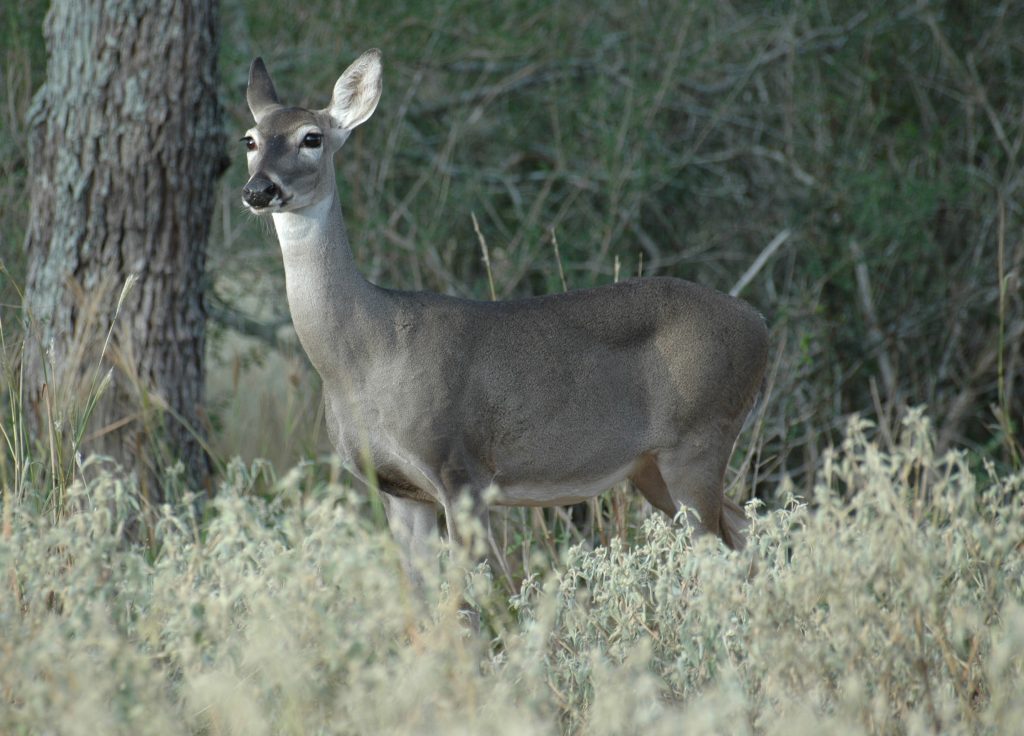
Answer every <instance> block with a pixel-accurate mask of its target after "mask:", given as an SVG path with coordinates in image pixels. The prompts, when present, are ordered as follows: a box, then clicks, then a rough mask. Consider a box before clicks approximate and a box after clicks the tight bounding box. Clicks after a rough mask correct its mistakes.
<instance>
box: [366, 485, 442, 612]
mask: <svg viewBox="0 0 1024 736" xmlns="http://www.w3.org/2000/svg"><path fill="white" fill-rule="evenodd" d="M380 497H381V501H383V503H384V513H385V514H387V517H388V527H389V528H390V529H391V535H392V536H393V537H394V538H395V542H396V543H397V544H398V550H399V554H400V555H401V560H402V569H403V570H404V571H405V574H406V576H407V577H408V578H409V582H411V583H412V586H413V589H414V590H415V591H416V595H417V597H419V599H420V600H426V593H427V589H426V585H425V582H424V575H425V574H428V573H429V574H434V575H436V572H437V507H436V506H435V505H434V504H432V503H423V502H421V501H413V500H412V499H408V498H403V497H401V496H393V495H391V494H390V493H388V492H387V491H385V490H383V489H382V490H381V492H380Z"/></svg>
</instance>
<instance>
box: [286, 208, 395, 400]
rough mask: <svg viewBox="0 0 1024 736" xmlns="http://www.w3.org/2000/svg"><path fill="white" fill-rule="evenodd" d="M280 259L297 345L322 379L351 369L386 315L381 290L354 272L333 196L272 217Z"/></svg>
mask: <svg viewBox="0 0 1024 736" xmlns="http://www.w3.org/2000/svg"><path fill="white" fill-rule="evenodd" d="M274 227H275V228H276V229H277V237H278V240H279V241H280V244H281V254H282V256H283V258H284V271H285V281H286V285H287V291H288V307H289V309H290V310H291V313H292V322H293V324H294V325H295V331H296V332H297V333H298V336H299V341H300V342H301V343H302V347H303V349H305V351H306V354H307V355H308V356H309V359H310V361H311V362H312V363H313V366H314V367H315V368H316V369H317V371H318V372H319V373H320V375H321V376H322V377H323V378H324V380H325V381H329V380H330V378H331V377H333V376H334V375H335V374H337V373H338V372H339V371H351V370H352V365H351V364H352V362H353V361H357V360H358V359H359V358H360V356H362V355H364V354H365V352H366V350H367V348H368V346H367V345H366V340H367V338H368V336H369V335H371V334H372V333H373V331H374V329H375V324H379V322H380V318H381V317H384V316H385V314H386V304H385V303H383V300H382V299H381V297H382V294H383V293H382V291H381V290H380V289H377V288H376V287H375V286H373V285H372V284H370V283H369V282H368V281H367V280H366V279H365V278H363V276H362V274H360V273H359V270H358V269H357V268H356V263H355V259H354V258H353V257H352V248H351V246H350V245H349V242H348V234H347V233H346V231H345V221H344V219H343V218H342V216H341V203H340V202H339V201H338V195H337V194H336V193H333V194H332V195H331V196H330V197H326V198H324V199H323V200H321V201H320V202H318V203H316V204H313V205H310V206H309V207H306V208H303V209H301V210H296V211H294V212H278V213H275V214H274Z"/></svg>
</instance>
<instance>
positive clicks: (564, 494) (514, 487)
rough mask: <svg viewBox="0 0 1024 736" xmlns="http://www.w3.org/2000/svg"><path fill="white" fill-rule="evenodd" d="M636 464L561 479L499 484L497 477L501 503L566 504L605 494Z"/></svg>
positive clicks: (523, 504)
mask: <svg viewBox="0 0 1024 736" xmlns="http://www.w3.org/2000/svg"><path fill="white" fill-rule="evenodd" d="M634 467H635V463H634V462H630V463H629V464H627V465H623V466H622V467H620V468H616V469H615V470H613V471H611V472H609V473H606V474H604V475H596V476H585V477H581V478H579V479H571V480H569V479H566V480H560V481H536V480H535V481H526V482H518V483H517V482H511V483H507V484H502V483H501V479H500V478H498V479H496V480H497V482H496V485H497V486H498V497H497V499H496V501H495V503H497V504H498V505H501V506H568V505H570V504H574V503H580V502H581V501H586V500H587V499H590V498H593V497H594V496H597V495H598V494H601V493H604V492H605V491H607V490H608V489H609V488H611V487H612V486H614V485H615V484H616V483H620V482H622V481H623V480H625V479H626V478H628V477H629V476H630V475H631V474H632V473H633V470H634Z"/></svg>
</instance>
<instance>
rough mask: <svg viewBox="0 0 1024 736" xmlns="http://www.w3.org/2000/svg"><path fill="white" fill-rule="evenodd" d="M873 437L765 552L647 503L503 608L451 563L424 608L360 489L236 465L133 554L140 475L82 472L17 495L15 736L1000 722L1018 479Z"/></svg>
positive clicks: (1023, 606)
mask: <svg viewBox="0 0 1024 736" xmlns="http://www.w3.org/2000/svg"><path fill="white" fill-rule="evenodd" d="M869 430H870V425H869V424H868V423H866V422H863V421H857V420H855V421H853V422H852V423H851V424H850V425H849V427H848V430H847V433H846V436H845V439H844V441H843V442H842V444H841V446H840V447H839V448H838V449H837V450H836V451H835V452H834V453H832V454H831V455H830V456H829V458H828V459H827V461H826V462H825V464H824V468H823V470H822V472H821V474H820V475H819V478H818V480H817V482H816V486H815V496H814V499H813V502H812V503H810V504H803V503H797V502H795V501H791V503H790V504H788V506H787V507H786V508H784V509H780V510H777V511H772V512H769V513H767V514H765V515H762V516H761V517H759V518H758V519H757V521H756V522H755V525H754V529H753V538H752V543H751V550H752V551H751V553H750V555H747V556H743V555H738V554H736V553H733V552H728V551H726V550H725V549H724V548H723V547H722V546H721V545H719V544H718V543H717V542H714V541H712V540H710V539H706V538H705V539H696V540H693V539H691V538H690V535H689V533H688V532H687V531H686V530H685V529H679V528H675V527H672V526H670V525H669V524H667V523H666V522H665V521H664V520H662V519H661V518H660V517H655V518H652V519H649V520H648V521H647V522H646V523H645V524H644V525H643V528H642V530H641V533H640V536H639V538H638V539H637V540H636V542H635V543H634V544H633V545H631V546H629V547H626V546H623V545H621V544H620V543H618V542H613V543H612V544H610V545H609V546H604V547H599V548H596V549H588V548H586V547H580V546H575V547H571V548H569V549H568V550H567V551H566V553H565V554H564V556H562V557H560V558H557V559H548V560H546V562H545V564H546V565H548V566H550V572H547V573H545V574H544V575H543V576H536V575H534V576H531V577H528V578H527V579H525V580H524V581H523V582H522V585H521V586H520V590H519V592H518V593H517V594H516V595H515V596H513V597H512V598H511V600H509V599H508V598H506V597H505V596H504V594H503V593H501V592H500V590H499V588H498V587H496V586H494V585H493V584H492V583H491V581H490V578H489V575H488V573H487V570H486V568H480V569H477V570H474V571H471V572H470V573H469V574H468V575H467V576H465V577H464V576H463V574H462V573H460V572H459V570H460V569H462V568H461V567H460V566H458V565H451V566H449V569H448V572H447V573H445V574H444V576H443V577H442V578H441V586H440V588H438V589H439V590H440V591H441V593H440V596H439V597H438V598H435V599H434V600H433V601H432V602H430V603H429V604H427V605H424V604H422V603H420V602H418V600H417V599H416V598H415V597H414V596H412V595H411V593H410V591H409V590H408V588H407V586H406V585H405V583H404V581H403V578H402V576H401V574H400V572H399V565H398V561H397V557H396V554H395V552H394V550H393V549H392V547H391V544H390V542H389V540H388V539H387V538H386V537H385V536H384V535H383V534H382V533H381V532H380V531H379V529H378V528H377V527H376V525H375V524H374V523H373V522H372V521H371V519H370V516H371V514H370V510H369V509H368V507H367V504H366V501H365V500H364V499H363V497H362V496H360V495H357V494H354V493H353V492H351V491H350V490H349V489H347V488H346V487H344V486H340V485H337V484H332V483H326V484H325V483H318V484H314V485H313V487H312V488H310V489H309V490H307V491H303V490H301V489H302V488H303V487H304V486H305V485H306V481H307V478H306V476H307V471H305V470H302V469H297V470H296V471H295V472H293V473H290V474H289V475H288V476H287V477H286V478H284V479H282V480H281V481H279V482H278V483H277V484H276V487H275V493H274V495H273V496H272V497H271V498H266V497H264V496H263V495H262V494H256V493H254V490H255V489H256V488H257V487H258V486H259V485H260V484H262V483H263V482H264V477H265V471H264V470H263V469H262V467H259V466H257V467H253V468H247V467H246V466H244V465H242V464H240V463H235V464H233V465H232V466H231V467H230V468H229V469H228V471H227V473H226V475H225V478H224V481H223V485H222V487H221V488H220V491H219V493H218V494H217V497H216V499H215V500H213V501H212V502H211V503H210V508H209V509H208V511H209V514H208V516H209V518H208V521H206V522H201V521H200V520H199V519H197V517H196V516H195V515H194V513H193V512H192V511H190V510H189V509H191V505H190V504H186V505H185V507H184V508H185V510H182V511H179V510H175V509H172V508H170V507H164V508H162V509H160V510H159V513H158V514H157V517H156V518H155V519H154V521H153V526H152V531H153V538H154V540H155V546H154V547H152V548H143V547H139V546H136V545H134V544H133V543H132V542H130V541H129V534H128V526H130V524H131V522H132V519H134V518H137V517H136V514H137V511H138V506H139V497H138V492H137V490H136V489H135V487H134V486H133V485H132V483H131V482H129V481H126V480H125V479H123V478H121V477H119V476H118V475H116V474H114V473H111V472H109V470H108V469H107V468H106V467H104V466H103V464H102V463H101V462H99V461H95V460H94V461H89V462H87V463H86V464H85V465H86V467H85V468H84V472H83V480H82V481H81V482H79V483H78V484H77V485H76V487H75V489H74V492H73V494H72V506H73V508H74V509H75V512H74V513H71V514H69V515H68V516H66V517H65V518H63V519H61V520H59V521H56V522H55V521H54V520H53V518H52V517H51V516H47V515H41V514H38V513H36V512H35V511H34V510H33V509H32V508H31V506H29V505H26V504H19V503H17V502H15V501H13V500H12V499H11V497H10V496H6V497H5V505H4V510H3V533H2V536H0V573H2V576H3V582H2V585H3V586H4V588H5V594H4V595H3V596H0V630H2V634H3V636H2V642H0V651H2V652H3V660H4V667H3V668H0V699H2V704H3V707H0V730H2V731H3V732H5V733H40V732H42V731H43V730H47V731H51V730H52V731H54V732H58V733H69V734H70V733H96V732H103V733H109V734H116V733H131V734H144V733H154V734H156V733H159V734H173V733H182V734H187V733H206V734H227V733H247V734H249V733H251V734H261V733H266V734H270V733H296V734H300V733H302V734H305V733H325V734H326V733H339V734H348V733H438V732H444V733H510V734H511V733H591V734H613V733H624V732H637V731H640V732H644V733H654V734H661V733H664V734H676V733H680V732H681V731H686V732H690V731H696V732H700V733H755V732H759V733H760V732H786V733H796V734H800V733H821V731H822V729H823V728H824V729H826V730H828V731H829V732H837V733H838V732H843V733H903V732H921V733H923V732H932V733H937V732H941V733H993V734H995V733H1008V732H1011V731H1012V730H1013V729H1014V728H1016V725H1015V724H1019V723H1020V722H1021V721H1020V719H1021V718H1022V717H1024V711H1022V704H1021V702H1020V699H1019V693H1020V691H1021V688H1022V687H1024V658H1022V655H1021V652H1024V646H1022V645H1024V588H1022V585H1021V580H1022V575H1024V552H1022V550H1021V548H1020V545H1021V540H1022V539H1024V495H1022V494H1021V486H1022V485H1024V476H1021V475H1009V476H1002V477H1000V476H998V475H996V474H994V473H992V472H989V473H987V474H983V475H981V476H978V475H975V474H973V473H972V472H971V470H970V467H969V464H968V462H967V457H966V456H965V455H964V454H963V453H959V452H952V453H946V454H942V455H938V454H936V452H935V450H934V435H933V434H932V432H931V428H930V426H929V424H928V422H927V420H926V419H925V418H924V417H923V415H922V414H921V413H919V412H914V413H911V415H910V416H909V418H908V420H907V421H906V422H905V424H904V427H903V430H902V433H901V435H900V437H899V438H898V439H897V440H896V441H895V444H894V446H893V447H892V448H891V450H889V451H884V450H882V449H880V448H879V447H878V446H877V445H876V444H875V443H873V442H872V441H870V440H869V439H868V438H867V432H868V431H869ZM851 488H855V489H857V491H858V492H857V494H856V495H855V496H854V497H853V500H852V501H846V500H843V496H844V495H845V494H843V493H841V492H840V491H846V490H849V489H851ZM534 552H535V553H537V554H542V552H541V550H540V549H536V550H534ZM751 562H753V563H754V564H755V565H756V572H755V573H754V574H753V575H752V576H751V575H749V574H748V573H749V570H750V565H751ZM433 587H435V586H433V585H432V588H433ZM463 594H464V595H465V597H466V598H468V599H470V600H475V601H476V602H477V604H478V605H479V608H480V611H481V619H482V629H483V633H482V634H474V633H471V632H470V631H467V630H466V629H465V628H464V627H463V626H461V625H460V624H459V623H458V617H457V616H456V613H455V606H456V602H457V601H458V600H459V599H460V597H462V595H463Z"/></svg>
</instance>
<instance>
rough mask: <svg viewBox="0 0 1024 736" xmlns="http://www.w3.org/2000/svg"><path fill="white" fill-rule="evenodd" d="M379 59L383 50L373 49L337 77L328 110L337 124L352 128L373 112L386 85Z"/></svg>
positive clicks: (341, 126) (345, 128)
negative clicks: (383, 81)
mask: <svg viewBox="0 0 1024 736" xmlns="http://www.w3.org/2000/svg"><path fill="white" fill-rule="evenodd" d="M380 60H381V53H380V49H370V50H369V51H366V52H364V53H363V55H362V56H360V57H359V58H358V59H356V60H355V61H353V62H352V65H351V66H350V67H349V68H348V69H346V70H345V73H344V74H342V75H341V76H340V77H338V81H337V82H335V83H334V94H333V95H332V96H331V104H330V105H328V107H327V110H326V112H327V114H328V115H330V116H331V122H332V123H333V124H334V126H335V127H337V128H340V129H341V130H343V131H350V130H352V129H353V128H354V127H356V126H357V125H359V124H360V123H363V122H366V120H367V118H369V117H370V116H371V115H373V111H374V110H376V109H377V102H378V101H379V100H380V93H381V89H382V87H383V83H382V79H381V70H382V67H381V61H380Z"/></svg>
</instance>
